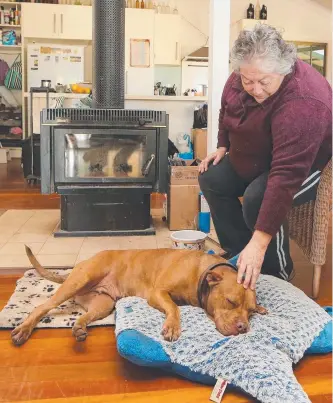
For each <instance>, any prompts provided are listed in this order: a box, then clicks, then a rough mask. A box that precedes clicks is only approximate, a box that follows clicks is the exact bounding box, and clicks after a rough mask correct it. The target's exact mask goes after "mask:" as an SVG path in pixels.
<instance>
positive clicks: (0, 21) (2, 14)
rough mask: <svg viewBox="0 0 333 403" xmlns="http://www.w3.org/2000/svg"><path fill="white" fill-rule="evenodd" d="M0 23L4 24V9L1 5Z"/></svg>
mask: <svg viewBox="0 0 333 403" xmlns="http://www.w3.org/2000/svg"><path fill="white" fill-rule="evenodd" d="M0 24H1V25H4V24H5V9H4V7H2V6H1V16H0Z"/></svg>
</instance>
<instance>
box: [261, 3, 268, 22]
mask: <svg viewBox="0 0 333 403" xmlns="http://www.w3.org/2000/svg"><path fill="white" fill-rule="evenodd" d="M260 19H261V20H267V7H266V6H265V4H263V5H262V7H261V11H260Z"/></svg>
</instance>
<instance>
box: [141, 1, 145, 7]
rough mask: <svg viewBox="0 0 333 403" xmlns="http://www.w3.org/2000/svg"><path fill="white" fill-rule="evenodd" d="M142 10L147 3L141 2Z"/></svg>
mask: <svg viewBox="0 0 333 403" xmlns="http://www.w3.org/2000/svg"><path fill="white" fill-rule="evenodd" d="M141 8H145V1H144V0H141Z"/></svg>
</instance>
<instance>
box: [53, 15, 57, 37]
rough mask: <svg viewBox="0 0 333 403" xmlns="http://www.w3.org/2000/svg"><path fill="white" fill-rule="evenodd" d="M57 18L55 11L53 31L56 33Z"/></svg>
mask: <svg viewBox="0 0 333 403" xmlns="http://www.w3.org/2000/svg"><path fill="white" fill-rule="evenodd" d="M56 20H57V17H56V14H55V13H54V14H53V33H54V34H55V33H56V22H57V21H56Z"/></svg>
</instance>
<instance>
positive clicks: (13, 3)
mask: <svg viewBox="0 0 333 403" xmlns="http://www.w3.org/2000/svg"><path fill="white" fill-rule="evenodd" d="M21 4H22V3H19V2H18V1H0V6H2V5H6V6H7V5H10V6H20V5H21Z"/></svg>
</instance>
